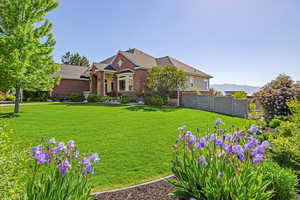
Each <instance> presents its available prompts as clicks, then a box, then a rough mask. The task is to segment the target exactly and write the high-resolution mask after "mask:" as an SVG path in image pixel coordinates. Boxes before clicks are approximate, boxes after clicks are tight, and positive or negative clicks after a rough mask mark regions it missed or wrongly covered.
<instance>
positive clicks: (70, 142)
mask: <svg viewBox="0 0 300 200" xmlns="http://www.w3.org/2000/svg"><path fill="white" fill-rule="evenodd" d="M67 145H68V146H69V147H72V148H75V142H74V141H73V140H70V141H68V142H67Z"/></svg>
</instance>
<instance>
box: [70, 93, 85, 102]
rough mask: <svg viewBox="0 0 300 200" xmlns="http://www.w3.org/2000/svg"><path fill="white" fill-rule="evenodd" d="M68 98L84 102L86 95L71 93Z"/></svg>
mask: <svg viewBox="0 0 300 200" xmlns="http://www.w3.org/2000/svg"><path fill="white" fill-rule="evenodd" d="M68 99H69V100H71V101H73V102H82V101H84V100H85V97H84V95H83V94H71V95H70V96H69V98H68Z"/></svg>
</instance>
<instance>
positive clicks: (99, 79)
mask: <svg viewBox="0 0 300 200" xmlns="http://www.w3.org/2000/svg"><path fill="white" fill-rule="evenodd" d="M103 75H104V72H103V71H99V72H98V73H97V94H99V95H104V87H105V84H104V79H103Z"/></svg>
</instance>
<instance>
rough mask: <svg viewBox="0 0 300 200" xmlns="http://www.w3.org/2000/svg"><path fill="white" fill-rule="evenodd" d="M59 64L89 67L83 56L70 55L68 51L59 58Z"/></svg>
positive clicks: (77, 54)
mask: <svg viewBox="0 0 300 200" xmlns="http://www.w3.org/2000/svg"><path fill="white" fill-rule="evenodd" d="M61 62H62V63H63V64H67V65H78V66H89V60H88V59H87V58H86V57H85V56H80V55H79V53H75V54H72V53H71V52H70V51H68V52H66V53H65V55H63V56H62V57H61Z"/></svg>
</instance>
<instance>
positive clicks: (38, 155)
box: [33, 151, 51, 164]
mask: <svg viewBox="0 0 300 200" xmlns="http://www.w3.org/2000/svg"><path fill="white" fill-rule="evenodd" d="M33 157H34V159H35V160H36V161H37V162H38V164H44V163H46V162H48V163H49V162H51V159H50V156H49V155H48V154H46V153H45V152H43V151H36V152H35V154H34V156H33Z"/></svg>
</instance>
